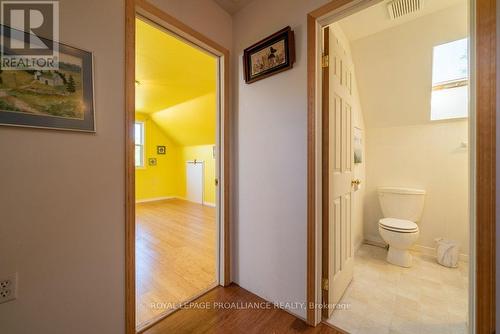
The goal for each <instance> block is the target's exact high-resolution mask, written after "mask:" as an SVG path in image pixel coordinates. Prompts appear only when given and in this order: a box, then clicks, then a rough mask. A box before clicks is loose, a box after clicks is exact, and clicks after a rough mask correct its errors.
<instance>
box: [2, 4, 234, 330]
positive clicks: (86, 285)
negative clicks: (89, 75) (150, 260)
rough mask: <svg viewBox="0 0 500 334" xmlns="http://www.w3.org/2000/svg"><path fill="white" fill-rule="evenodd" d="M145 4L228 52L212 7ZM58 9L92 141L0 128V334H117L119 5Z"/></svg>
mask: <svg viewBox="0 0 500 334" xmlns="http://www.w3.org/2000/svg"><path fill="white" fill-rule="evenodd" d="M154 3H155V4H157V5H158V6H159V7H160V8H162V9H163V10H165V11H167V12H168V13H170V14H171V15H173V16H174V17H177V18H178V19H179V20H182V21H183V22H184V23H186V24H188V25H190V26H192V27H194V28H195V29H198V30H199V31H201V32H203V33H204V34H205V35H207V36H208V37H210V38H213V39H214V40H215V41H217V42H218V43H220V44H221V45H224V46H225V47H226V48H228V49H231V43H232V42H231V39H232V29H231V26H232V24H231V21H232V20H231V17H230V16H229V14H227V13H226V12H224V11H223V10H222V9H221V8H220V7H218V6H217V5H216V4H215V3H213V2H212V1H204V0H161V1H160V0H157V1H154ZM59 8H60V15H59V18H60V39H61V42H64V43H67V44H69V45H72V46H76V47H79V48H82V49H86V50H89V51H92V52H93V53H94V85H95V110H96V118H97V133H96V134H86V133H76V132H65V131H50V130H40V129H29V128H13V127H0V152H1V153H2V158H1V159H0V171H1V173H2V182H1V186H0V203H1V206H0V230H1V231H2V233H0V254H1V255H0V275H2V274H8V273H12V272H17V273H18V275H19V276H18V277H19V290H18V298H17V299H16V300H15V301H12V302H8V303H5V304H0V324H1V325H0V328H1V329H0V331H1V332H2V333H9V334H31V333H39V334H68V333H71V334H88V333H89V331H91V332H94V333H106V334H123V333H124V332H125V184H124V182H125V174H124V173H125V165H124V164H125V156H124V154H125V153H124V152H125V147H124V142H125V137H124V136H125V120H124V117H125V113H124V107H125V106H124V86H123V82H124V73H125V68H124V51H125V50H124V36H125V33H124V22H125V20H124V12H125V10H124V1H123V0H107V1H102V0H61V1H60V2H59ZM110 14H112V15H110ZM207 18H210V19H207ZM89 23H91V24H89ZM103 27H105V28H103Z"/></svg>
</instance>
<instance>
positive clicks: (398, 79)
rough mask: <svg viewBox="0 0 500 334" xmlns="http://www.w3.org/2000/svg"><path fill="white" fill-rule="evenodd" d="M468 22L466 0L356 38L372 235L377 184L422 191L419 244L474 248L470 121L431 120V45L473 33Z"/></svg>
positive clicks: (370, 234) (377, 214)
mask: <svg viewBox="0 0 500 334" xmlns="http://www.w3.org/2000/svg"><path fill="white" fill-rule="evenodd" d="M466 19H467V10H466V4H465V2H464V3H463V5H457V6H454V7H450V8H448V9H446V10H444V11H440V12H436V13H434V14H431V15H428V16H424V17H422V18H419V19H416V20H414V21H411V22H409V23H406V24H403V25H400V26H398V27H395V28H391V29H388V30H385V31H382V32H380V33H376V34H374V35H371V36H368V37H365V38H362V39H359V40H356V41H354V42H353V43H351V44H352V52H353V55H354V62H355V65H356V69H357V78H358V82H359V89H360V95H361V103H362V106H363V112H364V115H365V120H366V127H367V136H366V145H367V161H368V163H367V189H366V201H365V203H366V210H365V213H364V223H365V238H367V239H378V240H380V238H379V233H378V227H377V221H378V219H379V218H381V217H382V213H381V210H380V206H379V203H378V198H377V195H376V188H377V186H403V187H415V188H423V189H425V190H426V191H427V195H426V202H425V208H424V214H423V217H422V221H421V223H420V238H419V240H418V242H417V244H418V245H419V246H423V247H428V248H432V247H434V246H435V244H434V239H435V238H437V237H447V238H452V239H455V240H457V241H459V242H460V246H461V248H462V252H463V253H467V252H468V182H469V181H468V173H469V172H468V150H467V149H466V148H462V147H461V143H462V142H467V136H468V135H467V133H468V129H467V124H468V122H467V120H452V121H439V122H436V121H435V122H431V121H430V93H431V82H432V80H431V78H432V47H433V46H435V45H437V44H441V43H446V42H449V41H453V40H456V39H460V38H464V37H466V36H467V25H466ZM382 80H383V84H380V83H381V81H382ZM420 248H421V247H420ZM421 249H422V248H421ZM427 250H428V251H429V249H427Z"/></svg>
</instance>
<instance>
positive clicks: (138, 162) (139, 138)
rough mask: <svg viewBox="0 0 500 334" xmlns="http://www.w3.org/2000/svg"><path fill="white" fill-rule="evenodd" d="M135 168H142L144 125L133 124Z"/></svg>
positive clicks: (139, 123) (141, 123) (140, 123)
mask: <svg viewBox="0 0 500 334" xmlns="http://www.w3.org/2000/svg"><path fill="white" fill-rule="evenodd" d="M134 134H135V167H144V123H143V122H135V128H134Z"/></svg>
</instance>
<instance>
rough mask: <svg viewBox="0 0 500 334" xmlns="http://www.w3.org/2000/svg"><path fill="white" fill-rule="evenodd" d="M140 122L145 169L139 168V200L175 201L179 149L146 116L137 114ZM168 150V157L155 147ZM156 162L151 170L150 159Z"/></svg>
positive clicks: (136, 173)
mask: <svg viewBox="0 0 500 334" xmlns="http://www.w3.org/2000/svg"><path fill="white" fill-rule="evenodd" d="M136 120H137V121H144V127H145V130H144V131H145V132H144V137H145V138H144V139H145V145H146V147H145V156H144V167H143V168H136V170H135V180H136V181H135V184H136V190H135V194H136V200H138V201H140V200H145V199H154V198H160V197H174V196H177V195H178V192H179V191H178V189H179V180H178V178H176V175H177V174H178V173H179V166H178V164H179V159H180V152H181V151H180V149H179V147H177V146H176V145H174V143H173V142H172V141H171V140H170V139H169V138H168V137H167V136H166V135H165V133H164V132H163V131H162V130H161V129H160V128H159V127H158V125H157V124H156V123H155V122H154V121H153V120H152V119H151V118H149V117H148V116H147V115H145V114H141V113H136ZM157 145H162V146H166V147H167V152H166V154H165V155H161V154H160V155H159V154H157V153H156V146H157ZM149 158H156V160H157V164H156V166H149V164H148V159H149Z"/></svg>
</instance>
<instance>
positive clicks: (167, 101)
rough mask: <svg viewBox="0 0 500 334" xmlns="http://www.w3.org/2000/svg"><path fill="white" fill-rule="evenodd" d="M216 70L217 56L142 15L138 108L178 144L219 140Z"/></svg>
mask: <svg viewBox="0 0 500 334" xmlns="http://www.w3.org/2000/svg"><path fill="white" fill-rule="evenodd" d="M216 75H217V61H216V58H215V57H214V56H212V55H210V54H208V53H205V52H204V51H202V50H200V49H198V48H196V47H194V46H191V45H190V44H188V43H186V42H185V41H182V40H179V39H178V38H177V37H174V36H172V35H170V34H168V33H166V32H165V31H163V30H160V29H159V28H157V27H155V26H152V25H151V24H149V23H146V22H144V21H142V20H140V19H137V20H136V80H137V81H138V82H136V87H135V88H136V105H135V107H136V112H140V113H144V114H148V115H149V116H150V117H151V119H153V120H154V121H155V122H157V124H158V125H159V126H160V128H161V129H162V130H163V131H164V132H165V134H166V135H167V136H169V137H170V138H171V139H172V140H174V141H175V142H176V143H177V144H178V145H181V146H189V145H202V144H213V143H214V141H215V122H216V98H215V96H216V95H215V93H216V78H217V77H216Z"/></svg>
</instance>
